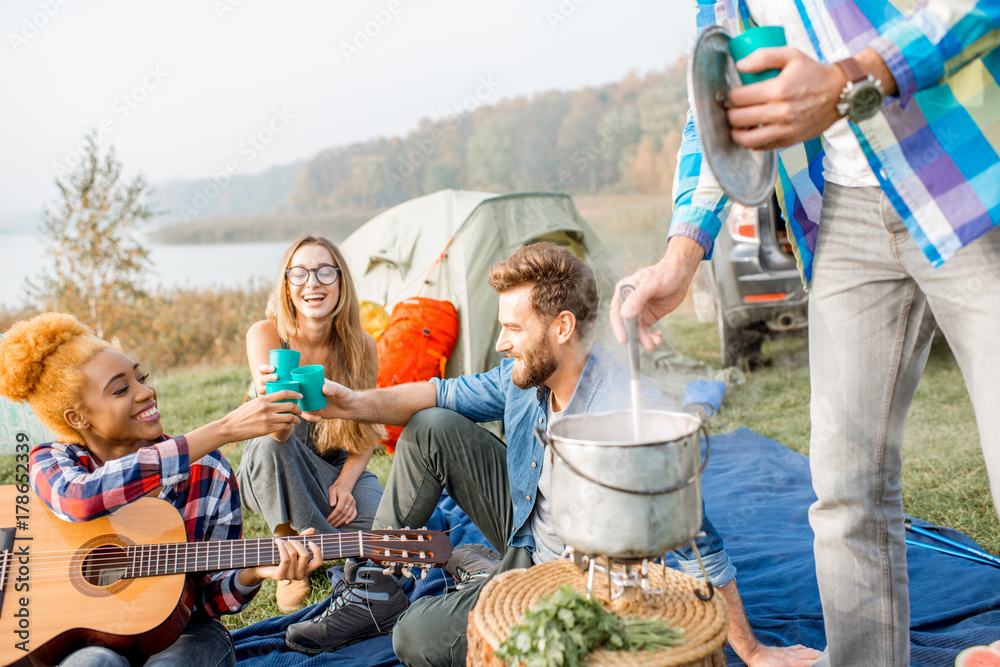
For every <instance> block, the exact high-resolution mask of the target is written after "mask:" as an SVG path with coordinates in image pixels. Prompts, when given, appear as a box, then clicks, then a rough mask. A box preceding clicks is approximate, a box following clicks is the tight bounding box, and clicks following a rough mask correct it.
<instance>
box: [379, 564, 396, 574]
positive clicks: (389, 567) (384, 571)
mask: <svg viewBox="0 0 1000 667" xmlns="http://www.w3.org/2000/svg"><path fill="white" fill-rule="evenodd" d="M395 572H396V568H395V567H393V566H392V565H386V566H385V567H384V568H382V574H384V575H386V576H387V577H391V576H392V575H393V574H394V573H395Z"/></svg>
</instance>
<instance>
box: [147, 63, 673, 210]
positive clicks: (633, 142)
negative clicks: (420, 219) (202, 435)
mask: <svg viewBox="0 0 1000 667" xmlns="http://www.w3.org/2000/svg"><path fill="white" fill-rule="evenodd" d="M685 73H686V63H685V62H683V61H681V62H678V63H677V64H675V65H674V66H673V67H671V68H669V69H667V70H666V71H663V72H654V73H650V74H648V75H646V76H642V77H640V76H637V75H634V74H631V75H629V76H626V77H625V78H624V79H623V80H622V81H619V82H617V83H612V84H608V85H605V86H601V87H598V88H585V89H583V90H577V91H571V92H560V91H550V92H545V93H538V94H536V95H533V96H532V97H530V98H524V97H520V98H514V99H507V100H501V101H499V102H497V103H496V104H494V105H493V106H489V107H486V106H483V107H479V108H476V109H474V110H473V111H471V112H465V111H463V112H462V113H457V114H453V115H450V116H447V117H445V118H443V119H438V120H429V119H424V120H422V121H421V122H420V124H419V126H418V127H417V128H416V129H415V130H414V131H412V132H410V133H409V134H408V135H407V136H405V137H394V138H380V139H376V140H372V141H367V142H363V143H358V144H353V145H351V146H347V147H337V148H330V149H326V150H323V151H321V152H320V153H319V154H317V155H316V156H315V157H314V158H313V159H312V160H310V161H308V162H305V163H301V162H300V163H296V164H293V165H285V166H282V167H275V168H272V169H270V170H268V171H266V172H263V173H261V174H257V175H246V176H236V177H234V178H233V179H232V182H231V183H229V184H228V185H227V186H226V187H223V188H221V191H219V189H214V188H212V187H211V186H210V185H209V184H210V183H211V181H210V180H205V181H195V182H174V183H169V184H166V185H163V186H160V187H157V188H156V193H155V195H154V197H155V199H156V200H157V204H158V206H157V208H159V209H160V210H161V211H163V213H165V214H166V215H164V216H162V217H161V218H160V219H161V220H162V221H164V222H165V221H168V220H174V221H178V220H190V219H192V218H204V217H209V216H217V215H245V214H261V213H283V214H291V215H310V216H315V215H321V214H329V213H333V212H344V211H345V210H347V211H350V210H355V211H371V210H379V209H383V208H385V207H388V206H393V205H395V204H399V203H401V202H404V201H406V200H408V199H411V198H413V197H416V196H419V195H424V194H428V193H431V192H435V191H437V190H441V189H443V188H456V189H465V190H486V191H490V192H501V193H502V192H514V191H550V192H565V193H568V194H573V195H581V194H623V193H648V194H666V193H669V192H670V189H671V182H672V179H673V172H674V167H675V160H676V154H677V149H678V147H679V145H680V140H681V133H682V131H683V126H684V121H685V113H686V111H687V96H686V80H685ZM205 192H208V193H210V194H214V195H215V196H214V197H212V196H210V197H205V196H201V197H199V193H202V194H203V193H205Z"/></svg>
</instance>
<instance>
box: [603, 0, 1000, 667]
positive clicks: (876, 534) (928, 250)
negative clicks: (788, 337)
mask: <svg viewBox="0 0 1000 667" xmlns="http://www.w3.org/2000/svg"><path fill="white" fill-rule="evenodd" d="M697 16H698V26H699V28H704V27H707V26H709V25H715V24H718V25H722V26H723V27H725V28H726V29H727V30H728V32H729V33H730V34H731V35H735V34H738V33H741V32H743V31H744V30H745V29H747V28H749V27H751V26H753V25H780V26H783V27H784V28H785V32H786V38H787V41H788V46H787V47H782V48H771V49H761V50H759V51H757V52H755V53H754V54H752V55H751V56H749V57H747V58H745V59H744V60H742V61H740V63H738V65H737V66H738V68H739V69H740V70H741V71H744V72H756V71H761V70H765V69H772V68H773V69H780V70H781V72H780V74H779V75H778V76H777V77H776V78H773V79H770V80H767V81H764V82H761V83H756V84H753V85H747V86H741V87H738V88H735V89H733V90H732V91H731V92H730V103H731V105H732V106H731V108H730V109H729V111H728V115H729V122H730V124H731V125H732V127H733V128H734V129H733V131H732V137H733V140H734V141H735V142H736V143H738V144H740V145H742V146H745V147H748V148H756V149H779V150H780V153H779V158H780V167H779V181H778V183H777V189H778V196H779V201H780V203H781V205H782V209H783V213H784V215H785V219H786V220H787V221H788V224H789V228H790V229H791V230H792V232H793V235H794V242H795V243H794V245H795V251H796V255H797V258H798V260H799V264H800V267H801V269H802V274H803V280H805V281H807V282H808V285H809V291H810V297H809V367H810V379H811V385H812V387H811V419H812V436H811V441H810V461H811V467H812V473H813V486H814V488H815V490H816V495H817V497H818V500H817V502H816V503H815V504H814V505H813V506H812V508H811V509H810V513H809V518H810V522H811V524H812V527H813V530H814V532H815V533H816V539H815V554H816V570H817V576H818V580H819V588H820V594H821V597H822V602H823V616H824V621H825V624H826V635H827V642H828V647H827V651H826V652H825V653H824V655H823V656H822V657H821V658H820V660H819V661H818V662H817V663H816V664H818V665H827V664H833V665H838V666H839V665H863V666H865V667H870V666H872V665H900V666H902V665H908V664H909V598H908V594H907V572H906V545H905V543H904V540H905V535H904V525H903V503H902V499H901V486H900V469H901V466H902V460H901V455H900V449H901V446H902V444H903V422H904V419H905V416H906V412H907V410H908V409H909V406H910V403H911V401H912V399H913V394H914V392H915V390H916V387H917V382H918V381H919V380H920V376H921V374H922V373H923V369H924V364H925V362H926V360H927V352H928V349H929V345H930V341H931V337H932V335H933V333H934V329H935V324H936V325H937V326H940V328H941V330H942V331H943V332H944V334H945V337H946V338H947V339H948V343H949V345H950V346H951V349H952V351H953V352H954V354H955V358H956V360H957V361H958V364H959V367H960V368H961V370H962V374H963V376H964V377H965V381H966V384H967V386H968V388H969V393H970V394H971V397H972V403H973V407H974V408H975V412H976V422H977V424H978V427H979V434H980V439H981V443H982V447H983V454H984V456H985V458H986V468H987V471H988V473H989V476H990V481H991V486H992V491H993V500H994V504H995V506H996V507H997V508H998V509H1000V411H998V410H997V409H996V397H997V396H1000V348H998V347H997V344H996V330H997V318H998V313H1000V232H998V231H997V230H996V227H997V225H998V224H1000V157H998V154H1000V87H998V85H997V82H998V80H1000V48H998V44H1000V2H998V1H997V0H981V1H979V2H973V1H971V0H968V1H962V2H959V1H957V0H929V1H927V2H908V1H907V2H903V1H901V0H854V1H850V0H795V1H794V2H793V0H718V1H716V0H697ZM674 201H675V209H674V213H673V220H672V222H671V227H670V233H669V235H668V244H667V250H666V253H665V254H664V256H663V258H662V259H661V260H660V261H659V262H658V263H657V264H655V265H653V266H650V267H647V268H645V269H642V270H640V271H639V272H637V273H635V274H634V275H632V276H630V277H628V278H626V279H625V280H624V281H623V283H624V282H629V283H631V284H634V285H636V290H635V292H634V293H633V294H632V295H631V296H630V297H629V298H628V299H627V300H626V301H625V303H624V304H622V308H621V316H622V317H634V316H636V315H638V316H639V318H640V323H641V324H642V326H641V327H640V329H641V330H642V332H641V334H640V337H641V339H642V341H643V344H644V345H645V346H646V347H647V348H649V349H651V348H652V346H653V345H654V344H659V343H660V338H659V334H658V333H656V332H652V333H651V332H649V331H647V330H646V329H647V328H648V327H649V326H650V325H651V324H653V322H655V321H656V320H658V319H660V318H661V317H663V316H664V315H666V314H667V313H668V312H670V311H672V310H673V309H674V308H676V306H677V305H678V304H679V303H680V301H681V299H682V298H683V297H684V295H685V293H686V291H687V288H688V285H689V284H690V282H691V278H692V276H693V274H694V271H695V269H696V267H697V265H698V262H699V261H700V260H701V259H703V258H708V257H709V256H710V255H711V251H712V243H713V239H714V238H715V236H716V234H718V232H719V229H720V226H721V224H722V221H723V220H725V218H726V216H727V208H728V201H727V199H726V197H725V195H724V193H723V192H722V190H721V188H720V187H719V186H718V183H717V182H716V180H715V178H714V177H713V176H712V174H711V172H710V170H709V169H708V164H707V162H706V161H704V160H703V159H702V154H701V144H700V141H699V139H698V135H697V132H696V129H695V127H694V125H693V124H692V122H691V120H690V119H689V120H688V123H687V127H686V128H685V133H684V142H683V143H682V145H681V150H680V155H679V158H678V169H677V180H676V186H675V188H674ZM611 313H612V324H613V326H614V327H615V329H616V333H617V336H618V338H619V339H620V340H622V341H624V340H625V335H624V330H623V328H622V325H621V321H620V319H619V317H618V313H619V309H618V307H617V306H616V305H613V306H612V308H611Z"/></svg>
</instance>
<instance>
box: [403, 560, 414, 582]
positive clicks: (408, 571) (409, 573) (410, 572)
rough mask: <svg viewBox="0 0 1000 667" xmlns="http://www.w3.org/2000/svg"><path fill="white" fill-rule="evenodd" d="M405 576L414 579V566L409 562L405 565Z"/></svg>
mask: <svg viewBox="0 0 1000 667" xmlns="http://www.w3.org/2000/svg"><path fill="white" fill-rule="evenodd" d="M402 569H403V576H404V577H406V578H408V579H413V568H412V567H410V566H409V565H408V564H407V565H404V566H403V568H402Z"/></svg>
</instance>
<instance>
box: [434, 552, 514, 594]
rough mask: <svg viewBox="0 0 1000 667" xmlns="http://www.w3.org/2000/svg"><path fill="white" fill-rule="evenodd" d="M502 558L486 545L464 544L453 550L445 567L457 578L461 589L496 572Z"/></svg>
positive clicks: (457, 584)
mask: <svg viewBox="0 0 1000 667" xmlns="http://www.w3.org/2000/svg"><path fill="white" fill-rule="evenodd" d="M501 560H502V558H501V556H500V554H498V553H497V552H496V551H494V550H493V549H490V548H489V547H487V546H485V545H482V544H463V545H461V546H457V547H455V549H454V550H453V551H452V552H451V560H449V561H448V564H447V565H445V566H444V569H445V570H447V571H448V574H450V575H451V576H452V577H453V578H454V579H455V588H456V589H458V590H461V589H463V588H465V587H467V586H469V585H471V584H475V583H477V582H480V581H482V580H484V579H486V578H487V577H489V576H490V575H491V574H493V573H494V572H496V569H497V567H499V566H500V561H501Z"/></svg>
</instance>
